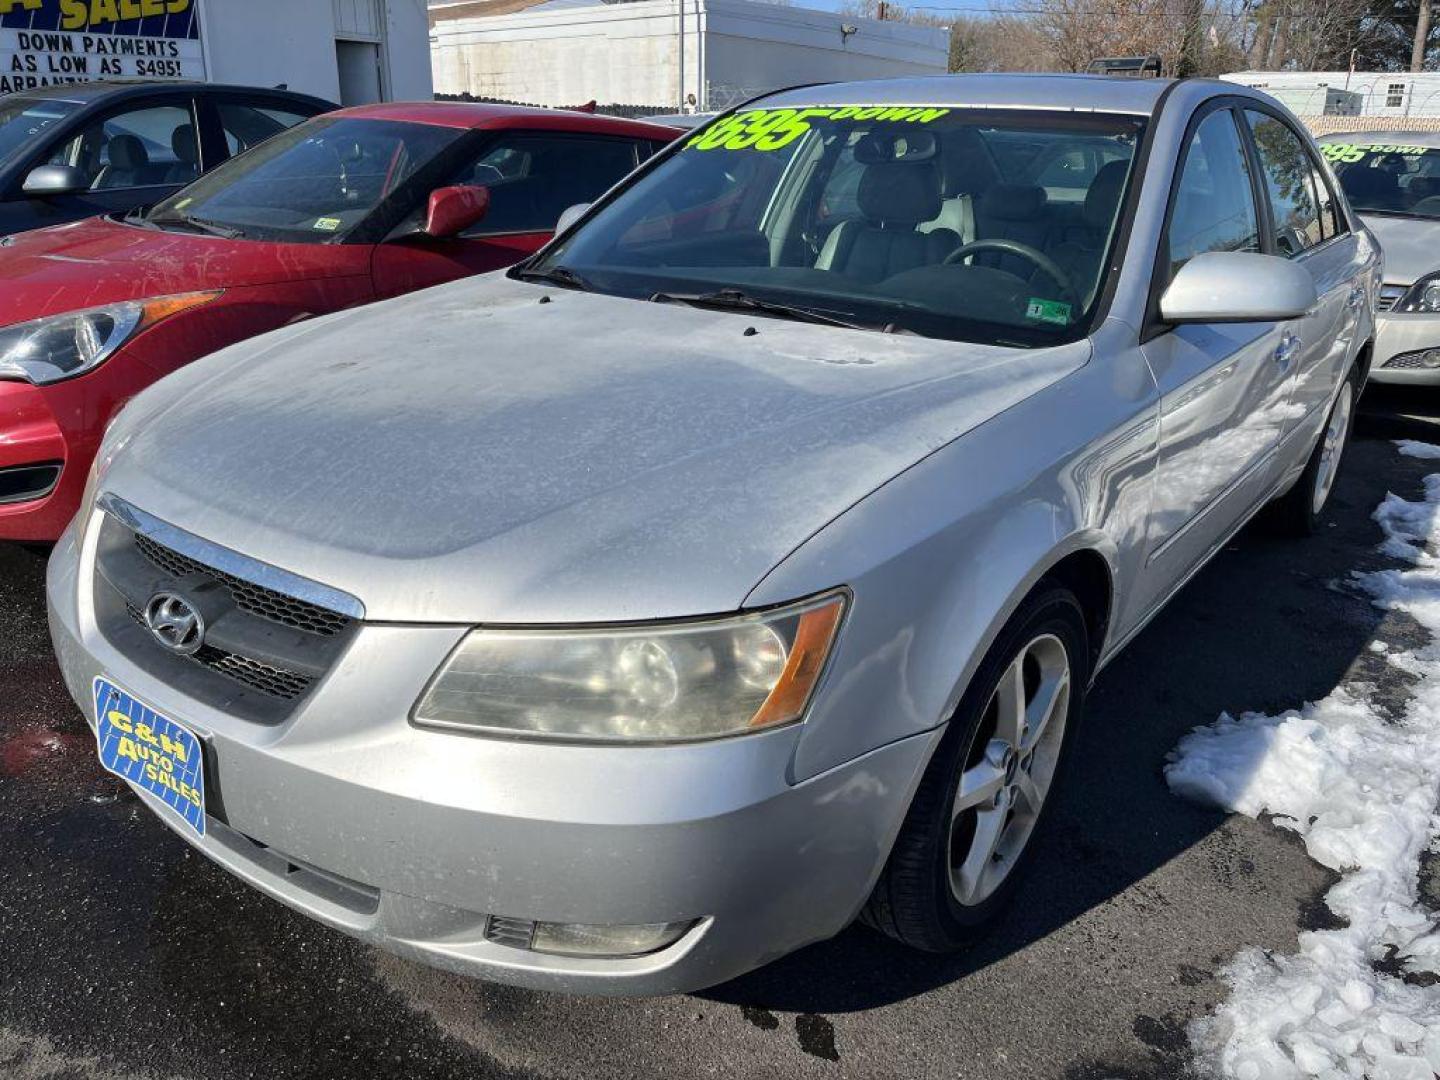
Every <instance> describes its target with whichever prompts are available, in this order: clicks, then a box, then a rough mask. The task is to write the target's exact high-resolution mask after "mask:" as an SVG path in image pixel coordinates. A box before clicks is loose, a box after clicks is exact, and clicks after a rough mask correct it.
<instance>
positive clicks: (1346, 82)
mask: <svg viewBox="0 0 1440 1080" xmlns="http://www.w3.org/2000/svg"><path fill="white" fill-rule="evenodd" d="M1221 78H1222V79H1227V80H1229V81H1230V82H1237V83H1241V84H1243V85H1245V86H1253V87H1255V88H1256V89H1258V90H1265V91H1267V92H1270V93H1272V94H1274V95H1275V96H1276V97H1279V98H1281V99H1282V100H1283V101H1284V102H1285V104H1287V105H1288V106H1289V107H1290V108H1291V109H1292V110H1293V111H1294V112H1297V113H1303V114H1319V113H1323V112H1324V111H1325V109H1324V106H1325V96H1326V92H1327V91H1328V90H1348V91H1350V92H1351V93H1354V94H1356V95H1358V97H1359V101H1360V113H1359V115H1361V116H1387V117H1400V118H1403V117H1406V116H1440V73H1433V72H1417V73H1411V72H1408V71H1356V72H1353V73H1352V72H1346V71H1236V72H1233V73H1231V74H1229V75H1222V76H1221Z"/></svg>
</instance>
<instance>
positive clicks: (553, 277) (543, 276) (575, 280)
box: [515, 266, 595, 292]
mask: <svg viewBox="0 0 1440 1080" xmlns="http://www.w3.org/2000/svg"><path fill="white" fill-rule="evenodd" d="M515 277H517V278H519V279H520V280H521V281H543V282H545V283H546V284H548V285H558V286H560V287H561V288H562V289H579V290H580V291H581V292H594V291H595V286H593V285H591V284H590V282H588V281H586V280H585V279H584V278H583V277H581V276H580V275H579V274H577V273H576V272H575V271H574V270H571V269H570V268H569V267H568V266H537V267H527V268H525V269H523V270H516V271H515Z"/></svg>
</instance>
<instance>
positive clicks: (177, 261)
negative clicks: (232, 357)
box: [0, 217, 351, 326]
mask: <svg viewBox="0 0 1440 1080" xmlns="http://www.w3.org/2000/svg"><path fill="white" fill-rule="evenodd" d="M337 250H338V249H336V248H335V247H333V246H331V245H323V244H269V243H259V242H255V241H248V240H226V239H224V238H222V237H218V236H199V235H194V234H190V233H172V232H160V231H158V230H155V229H146V228H141V227H140V226H138V225H126V224H124V223H122V222H118V221H113V220H111V219H109V218H104V217H98V218H87V219H85V220H83V221H77V222H74V223H72V224H69V225H55V226H52V227H50V228H48V229H35V230H33V231H31V232H24V233H17V234H15V235H14V236H10V237H6V238H5V241H4V243H3V246H0V326H5V325H9V324H11V323H17V322H25V321H26V320H28V319H38V318H41V317H42V316H45V315H55V314H59V313H61V312H65V311H76V310H78V309H80V308H86V307H93V306H95V305H97V304H109V303H114V302H117V301H120V300H139V299H144V298H146V297H151V296H167V295H170V294H172V293H183V292H200V291H203V290H206V289H232V288H240V287H243V286H246V285H265V284H272V283H275V282H283V281H299V280H303V279H305V278H309V277H329V276H337V270H338V271H339V272H343V268H344V266H345V265H346V264H347V263H348V262H350V261H351V260H349V259H343V258H340V257H338V256H337V255H336V251H337ZM347 254H348V253H347Z"/></svg>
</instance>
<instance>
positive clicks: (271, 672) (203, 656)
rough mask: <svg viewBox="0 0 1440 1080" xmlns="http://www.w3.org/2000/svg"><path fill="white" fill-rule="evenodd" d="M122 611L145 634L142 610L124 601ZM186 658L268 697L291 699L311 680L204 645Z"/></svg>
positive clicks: (302, 692) (303, 691)
mask: <svg viewBox="0 0 1440 1080" xmlns="http://www.w3.org/2000/svg"><path fill="white" fill-rule="evenodd" d="M125 614H127V615H129V616H130V618H131V619H133V620H134V621H135V623H136V624H137V625H139V626H140V627H142V628H144V629H145V632H146V633H147V634H148V633H149V632H150V631H149V628H148V627H147V626H146V625H145V613H144V612H142V611H141V610H140V609H139V608H137V607H135V606H134V605H133V604H129V603H127V604H126V605H125ZM189 659H191V660H194V661H195V662H196V663H197V664H203V665H204V666H205V667H207V668H209V669H210V670H211V671H214V672H218V673H219V674H221V675H224V676H225V677H226V678H230V679H234V680H235V681H236V682H238V683H244V684H245V685H246V686H249V687H251V688H252V689H255V690H259V691H260V692H261V693H263V694H269V695H270V696H271V697H276V698H280V699H282V700H284V701H293V700H294V699H295V698H298V697H300V696H301V695H302V694H304V693H305V691H307V690H309V689H310V684H311V683H312V682H314V681H315V680H314V679H312V678H310V677H309V676H308V675H302V674H301V673H299V672H296V671H286V670H285V669H284V668H279V667H271V666H270V665H269V664H263V663H261V662H260V661H259V660H252V659H251V658H250V657H248V656H241V655H240V654H239V653H231V652H226V651H225V650H224V649H216V648H213V647H211V646H208V645H206V646H202V647H201V648H200V649H199V650H198V651H197V652H195V653H194V655H192V656H191V657H189Z"/></svg>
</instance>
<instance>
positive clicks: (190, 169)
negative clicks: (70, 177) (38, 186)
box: [47, 105, 200, 191]
mask: <svg viewBox="0 0 1440 1080" xmlns="http://www.w3.org/2000/svg"><path fill="white" fill-rule="evenodd" d="M47 164H50V165H72V166H74V167H75V168H77V169H79V170H80V171H81V172H83V173H84V174H85V175H86V176H87V177H88V178H89V181H90V190H91V191H113V190H118V189H121V188H137V187H155V186H160V185H170V184H173V185H179V184H188V183H189V182H190V181H191V180H194V179H195V178H196V177H197V176H199V175H200V143H199V140H198V138H197V137H196V129H195V124H194V119H193V117H192V116H191V115H190V110H189V109H188V108H186V107H183V106H180V105H157V106H152V107H150V108H143V109H131V110H129V111H127V112H121V113H116V114H115V115H113V116H110V117H108V118H106V119H104V120H101V121H98V122H96V123H94V124H91V125H90V126H89V127H87V128H86V129H85V130H84V131H82V132H80V134H79V135H76V136H75V137H74V138H73V139H70V140H69V141H68V142H66V143H65V144H64V145H63V146H61V147H59V148H58V149H57V150H56V151H55V152H54V153H53V154H52V155H51V157H50V159H49V161H48V162H47Z"/></svg>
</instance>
